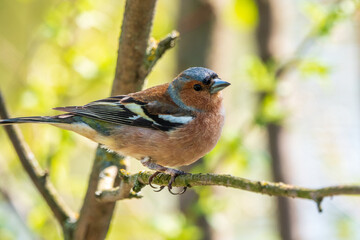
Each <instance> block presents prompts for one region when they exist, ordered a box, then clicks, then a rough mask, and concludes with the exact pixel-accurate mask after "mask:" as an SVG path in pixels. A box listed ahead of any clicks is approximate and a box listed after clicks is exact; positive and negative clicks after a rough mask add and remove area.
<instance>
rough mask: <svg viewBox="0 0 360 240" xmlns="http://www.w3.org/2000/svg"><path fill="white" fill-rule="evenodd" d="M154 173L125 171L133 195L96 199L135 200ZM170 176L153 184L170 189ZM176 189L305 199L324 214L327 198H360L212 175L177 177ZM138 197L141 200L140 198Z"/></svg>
mask: <svg viewBox="0 0 360 240" xmlns="http://www.w3.org/2000/svg"><path fill="white" fill-rule="evenodd" d="M152 174H153V172H151V171H145V172H140V173H137V174H132V175H130V174H128V173H126V172H125V171H122V172H121V177H122V180H123V181H124V182H125V183H126V184H129V185H130V186H131V187H132V188H133V190H132V191H133V192H129V194H128V195H127V196H124V195H120V194H119V188H114V189H112V190H110V191H109V190H108V191H103V192H101V193H99V194H98V195H97V198H98V199H99V200H100V201H102V202H112V201H117V200H121V199H125V198H132V197H134V193H136V192H139V191H140V190H141V189H142V188H143V187H145V186H146V185H147V184H148V182H149V178H150V176H151V175H152ZM170 177H171V176H170V175H167V174H159V175H158V176H156V177H155V178H154V179H153V181H152V183H153V184H157V185H161V186H167V184H168V183H169V180H170ZM173 186H174V187H185V186H187V187H195V186H223V187H231V188H237V189H242V190H245V191H250V192H255V193H261V194H266V195H269V196H278V197H291V198H303V199H309V200H313V201H315V202H316V204H317V206H318V210H319V211H321V206H320V204H321V201H322V200H323V198H325V197H331V196H336V195H360V185H339V186H330V187H324V188H317V189H315V188H304V187H298V186H292V185H289V184H285V183H281V182H279V183H274V182H267V181H253V180H249V179H245V178H241V177H235V176H231V175H228V174H212V173H206V174H204V173H198V174H186V175H181V176H178V177H177V178H176V179H175V182H174V183H173ZM138 197H139V196H138Z"/></svg>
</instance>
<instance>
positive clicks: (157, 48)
mask: <svg viewBox="0 0 360 240" xmlns="http://www.w3.org/2000/svg"><path fill="white" fill-rule="evenodd" d="M178 38H179V32H177V31H172V32H171V33H170V34H168V35H167V36H166V37H165V38H163V39H161V40H160V41H156V40H155V39H151V42H150V44H149V47H148V50H147V51H146V57H145V61H144V63H143V64H144V68H142V72H141V75H142V78H143V79H145V78H146V77H147V75H148V74H149V73H150V72H151V70H152V69H153V67H154V66H155V64H156V63H157V61H158V60H159V59H160V58H161V57H162V56H163V55H164V53H165V52H166V51H167V50H169V49H170V48H173V47H174V46H175V42H176V40H177V39H178Z"/></svg>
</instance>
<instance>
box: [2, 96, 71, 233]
mask: <svg viewBox="0 0 360 240" xmlns="http://www.w3.org/2000/svg"><path fill="white" fill-rule="evenodd" d="M0 117H1V118H2V119H6V118H9V114H8V112H7V110H6V107H5V102H4V99H3V96H2V94H1V92H0ZM4 128H5V131H6V133H7V135H8V136H9V138H10V140H11V142H12V145H13V146H14V148H15V151H16V153H17V155H18V157H19V159H20V162H21V164H22V166H23V168H24V169H25V171H26V173H27V174H28V175H29V177H30V179H31V181H32V182H33V183H34V184H35V186H36V188H37V189H38V190H39V192H40V193H41V195H42V196H43V198H44V199H45V201H46V203H47V204H48V206H49V207H50V209H51V211H52V212H53V214H54V216H55V218H56V219H57V220H58V221H59V223H60V225H61V226H62V227H64V224H65V223H66V222H73V221H75V218H76V216H75V213H74V212H73V211H72V210H71V209H70V208H69V207H68V206H67V205H66V204H65V202H64V200H63V199H62V198H61V197H60V195H59V194H58V193H57V192H56V190H55V188H54V186H53V184H52V183H51V182H50V180H49V178H48V173H47V172H46V171H44V170H42V169H41V167H40V165H39V162H38V161H37V160H36V159H35V157H34V154H33V153H32V152H31V151H30V149H29V147H28V145H27V144H26V142H25V141H24V140H23V137H22V135H21V133H20V131H19V129H18V128H17V127H16V126H12V125H9V126H4Z"/></svg>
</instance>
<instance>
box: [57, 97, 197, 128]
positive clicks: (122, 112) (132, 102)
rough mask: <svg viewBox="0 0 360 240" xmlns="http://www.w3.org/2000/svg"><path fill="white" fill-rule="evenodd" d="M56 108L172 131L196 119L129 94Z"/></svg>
mask: <svg viewBox="0 0 360 240" xmlns="http://www.w3.org/2000/svg"><path fill="white" fill-rule="evenodd" d="M54 109H55V110H59V111H64V112H69V113H73V114H75V115H79V116H85V117H88V118H92V119H97V120H101V121H104V122H108V123H113V124H119V125H130V126H137V127H145V128H151V129H156V130H162V131H170V130H173V129H175V128H178V127H181V126H183V125H184V124H187V123H189V122H190V121H192V120H193V118H194V116H192V115H191V113H190V112H188V111H185V110H182V109H181V108H179V107H177V106H174V105H172V104H168V103H162V102H158V101H151V102H144V101H139V100H136V99H134V98H132V97H129V96H114V97H110V98H105V99H101V100H98V101H94V102H91V103H89V104H86V105H84V106H70V107H58V108H54Z"/></svg>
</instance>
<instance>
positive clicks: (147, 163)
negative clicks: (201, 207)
mask: <svg viewBox="0 0 360 240" xmlns="http://www.w3.org/2000/svg"><path fill="white" fill-rule="evenodd" d="M141 163H142V164H143V165H144V166H146V167H148V168H150V169H152V170H155V171H156V172H155V173H154V174H152V175H151V176H150V177H149V185H150V187H152V188H154V189H155V190H154V191H155V192H160V191H162V190H163V189H164V188H165V186H160V187H159V188H157V187H155V186H154V185H152V181H153V180H154V178H155V177H156V176H157V175H159V174H160V173H162V172H163V173H166V174H169V175H170V176H171V178H170V181H169V183H168V190H169V192H170V193H171V194H173V195H181V194H183V193H185V192H186V189H187V187H183V189H182V191H181V192H178V193H175V192H173V191H172V184H173V183H174V182H175V179H176V177H177V176H180V175H184V174H186V173H185V172H183V171H181V170H177V169H173V168H167V167H163V166H161V165H159V164H156V163H153V162H151V159H150V158H149V157H145V158H143V159H142V160H141Z"/></svg>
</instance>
